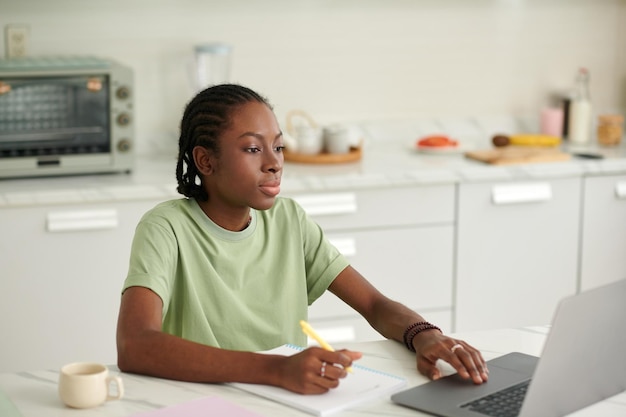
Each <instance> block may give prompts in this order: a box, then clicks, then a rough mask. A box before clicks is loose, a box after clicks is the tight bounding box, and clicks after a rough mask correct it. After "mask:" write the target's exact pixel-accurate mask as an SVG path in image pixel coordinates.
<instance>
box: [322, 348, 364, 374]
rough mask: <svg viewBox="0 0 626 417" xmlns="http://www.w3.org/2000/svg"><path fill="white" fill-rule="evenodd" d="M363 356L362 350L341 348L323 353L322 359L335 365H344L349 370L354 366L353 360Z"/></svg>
mask: <svg viewBox="0 0 626 417" xmlns="http://www.w3.org/2000/svg"><path fill="white" fill-rule="evenodd" d="M361 356H362V354H361V353H360V352H352V351H349V350H340V351H336V352H328V351H326V353H325V354H324V355H322V359H323V360H325V361H326V362H329V363H331V364H333V365H337V366H340V367H342V368H343V369H346V370H349V369H350V368H351V367H352V362H353V360H355V359H359V358H360V357H361Z"/></svg>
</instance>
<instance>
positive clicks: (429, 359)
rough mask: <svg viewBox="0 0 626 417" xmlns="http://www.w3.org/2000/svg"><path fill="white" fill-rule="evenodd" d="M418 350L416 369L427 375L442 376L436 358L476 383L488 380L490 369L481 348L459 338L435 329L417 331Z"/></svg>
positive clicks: (415, 341) (414, 343) (416, 349)
mask: <svg viewBox="0 0 626 417" xmlns="http://www.w3.org/2000/svg"><path fill="white" fill-rule="evenodd" d="M413 347H414V348H415V351H416V354H417V370H418V371H419V372H420V373H421V374H422V375H425V376H427V377H428V378H430V379H439V378H441V371H440V370H439V368H437V366H436V364H437V360H438V359H441V360H443V361H446V362H448V363H449V364H450V365H452V367H454V369H456V371H457V372H458V374H459V376H460V377H461V378H463V379H471V380H472V381H473V382H474V383H475V384H482V383H483V382H487V379H488V378H489V370H488V369H487V365H486V364H485V360H484V359H483V356H482V355H481V354H480V352H479V351H478V350H477V349H475V348H474V347H472V346H470V345H469V344H467V343H465V342H464V341H462V340H457V339H453V338H451V337H448V336H446V335H443V334H441V332H439V331H438V330H427V331H424V332H420V333H419V334H418V335H417V336H415V338H414V339H413Z"/></svg>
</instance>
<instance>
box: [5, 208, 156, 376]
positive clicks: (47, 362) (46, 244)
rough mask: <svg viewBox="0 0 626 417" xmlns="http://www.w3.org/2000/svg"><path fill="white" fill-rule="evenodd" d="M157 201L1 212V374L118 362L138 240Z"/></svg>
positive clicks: (19, 209) (18, 209) (14, 209)
mask: <svg viewBox="0 0 626 417" xmlns="http://www.w3.org/2000/svg"><path fill="white" fill-rule="evenodd" d="M155 204H156V201H129V202H116V203H111V202H101V203H98V204H72V205H63V204H61V205H42V206H31V207H3V208H1V209H0V212H1V214H0V230H2V233H1V234H0V265H2V271H3V272H2V279H1V280H0V316H1V317H3V320H2V323H1V324H0V333H1V334H2V344H1V345H2V355H1V356H0V370H2V371H13V370H24V369H37V368H42V369H43V368H49V367H59V366H61V365H62V364H64V363H67V362H73V361H77V360H89V361H100V362H103V363H115V362H116V347H115V326H116V321H117V313H118V308H119V299H120V290H121V288H122V283H123V280H124V278H125V277H126V273H127V269H128V257H129V253H130V245H131V240H132V236H133V232H134V229H135V226H136V224H137V222H138V221H139V219H140V217H141V215H142V214H143V213H144V212H145V211H147V210H148V209H149V208H151V207H152V206H154V205H155Z"/></svg>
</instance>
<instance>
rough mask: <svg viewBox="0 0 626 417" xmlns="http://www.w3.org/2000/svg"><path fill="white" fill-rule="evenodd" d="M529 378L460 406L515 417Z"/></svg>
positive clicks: (490, 413) (480, 411)
mask: <svg viewBox="0 0 626 417" xmlns="http://www.w3.org/2000/svg"><path fill="white" fill-rule="evenodd" d="M529 384H530V380H528V381H524V382H522V383H520V384H517V385H513V386H512V387H509V388H506V389H503V390H501V391H498V392H494V393H493V394H489V395H487V396H485V397H482V398H479V399H477V400H474V401H472V402H469V403H467V404H463V405H462V406H461V408H465V409H467V410H471V411H474V412H475V413H480V414H484V415H487V416H492V417H517V416H518V415H519V412H520V410H521V408H522V403H523V402H524V397H525V396H526V390H527V389H528V385H529Z"/></svg>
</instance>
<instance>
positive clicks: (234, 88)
mask: <svg viewBox="0 0 626 417" xmlns="http://www.w3.org/2000/svg"><path fill="white" fill-rule="evenodd" d="M251 101H257V102H259V103H263V104H265V105H267V106H268V107H269V108H270V109H271V108H272V106H271V105H270V104H269V102H268V101H267V99H265V98H264V97H262V96H260V95H259V94H258V93H256V92H254V91H252V90H251V89H249V88H247V87H243V86H240V85H236V84H220V85H215V86H212V87H209V88H207V89H205V90H203V91H201V92H200V93H198V94H197V95H196V96H195V97H194V98H193V99H192V100H191V101H190V102H189V104H187V107H186V108H185V112H184V114H183V119H182V121H181V124H180V139H179V141H178V163H177V164H176V179H177V181H178V187H177V191H178V192H179V193H181V194H183V195H185V196H187V197H191V198H195V199H197V200H199V201H206V200H208V197H209V196H208V195H207V192H206V191H205V190H204V188H203V187H202V184H201V180H202V179H201V177H200V173H199V171H198V168H197V167H196V164H195V162H194V160H193V148H194V147H196V146H203V147H205V148H207V149H210V150H212V151H214V152H215V153H216V154H218V155H219V151H220V149H219V138H220V136H221V135H222V133H223V132H224V130H225V129H226V128H228V125H229V123H230V116H231V114H232V112H233V111H234V110H236V109H237V108H238V107H240V106H242V105H244V104H246V103H249V102H251Z"/></svg>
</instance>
